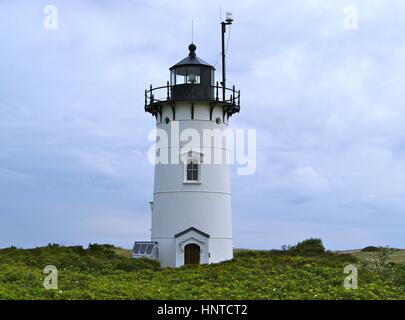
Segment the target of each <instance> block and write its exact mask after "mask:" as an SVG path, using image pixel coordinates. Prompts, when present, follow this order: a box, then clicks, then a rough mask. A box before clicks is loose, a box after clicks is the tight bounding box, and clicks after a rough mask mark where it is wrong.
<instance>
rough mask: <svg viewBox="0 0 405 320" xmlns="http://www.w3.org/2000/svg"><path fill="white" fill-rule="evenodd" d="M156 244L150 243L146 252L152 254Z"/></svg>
mask: <svg viewBox="0 0 405 320" xmlns="http://www.w3.org/2000/svg"><path fill="white" fill-rule="evenodd" d="M154 246H155V245H154V244H153V243H152V244H148V247H147V248H146V254H151V253H152V250H153V247H154Z"/></svg>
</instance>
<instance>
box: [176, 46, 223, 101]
mask: <svg viewBox="0 0 405 320" xmlns="http://www.w3.org/2000/svg"><path fill="white" fill-rule="evenodd" d="M188 49H189V50H190V53H189V55H188V56H187V57H186V58H184V59H183V60H181V61H180V62H179V63H177V64H175V65H174V66H173V67H171V68H170V84H171V86H172V98H173V99H174V100H177V101H181V100H213V98H214V85H215V78H214V77H215V68H214V67H213V66H212V65H210V64H208V63H207V62H205V61H204V60H202V59H201V58H199V57H197V55H196V53H195V51H196V49H197V47H196V46H195V44H194V43H192V44H190V45H189V46H188Z"/></svg>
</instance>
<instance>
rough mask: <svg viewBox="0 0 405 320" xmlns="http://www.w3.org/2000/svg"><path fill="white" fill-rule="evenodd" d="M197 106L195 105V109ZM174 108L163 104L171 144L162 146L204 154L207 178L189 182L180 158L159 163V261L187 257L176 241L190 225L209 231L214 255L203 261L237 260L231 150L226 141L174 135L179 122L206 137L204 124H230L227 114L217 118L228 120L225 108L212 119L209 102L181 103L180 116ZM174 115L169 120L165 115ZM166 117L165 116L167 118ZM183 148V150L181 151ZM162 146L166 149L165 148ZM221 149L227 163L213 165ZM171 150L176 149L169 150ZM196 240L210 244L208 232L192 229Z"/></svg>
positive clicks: (175, 262) (155, 225) (155, 223)
mask: <svg viewBox="0 0 405 320" xmlns="http://www.w3.org/2000/svg"><path fill="white" fill-rule="evenodd" d="M192 109H193V110H192ZM173 117H174V115H173V109H172V107H171V106H170V105H169V104H168V103H167V104H164V105H163V107H162V117H161V118H160V116H157V117H156V118H157V123H156V124H157V128H159V129H164V130H165V131H166V132H167V134H168V137H169V140H168V142H167V144H165V145H163V146H161V147H162V149H165V148H167V150H168V151H172V150H173V149H174V151H175V152H177V154H178V152H179V151H180V153H181V151H182V148H183V147H184V146H185V145H186V144H187V148H185V149H184V150H183V151H187V150H190V151H193V152H198V153H201V154H202V155H203V163H202V164H201V172H200V174H201V181H200V182H199V183H189V182H185V181H184V174H185V168H184V164H183V163H182V162H181V161H180V162H179V163H178V164H156V165H155V187H154V195H153V212H152V241H156V242H158V248H159V254H158V256H159V260H160V262H161V264H162V266H170V267H177V266H180V265H181V264H182V261H184V260H183V259H182V258H181V257H180V258H179V256H180V255H182V254H183V252H182V251H181V250H182V248H181V245H180V243H179V241H177V242H176V237H175V235H176V234H178V233H180V232H183V231H184V230H187V229H189V228H196V229H198V230H200V231H202V232H203V233H206V234H207V235H209V237H208V240H207V243H206V245H207V251H208V258H207V259H205V258H204V257H205V256H204V254H205V253H204V252H205V251H204V250H205V249H204V250H202V251H201V254H202V259H201V262H202V263H214V262H220V261H223V260H228V259H232V257H233V245H232V225H231V188H230V169H229V165H228V164H227V163H226V162H225V159H226V154H227V151H229V150H227V149H226V148H224V147H225V145H224V146H222V148H218V147H217V146H208V145H202V144H200V143H198V144H192V145H190V143H189V142H180V141H178V140H177V139H174V140H172V138H173V137H175V136H176V135H177V134H176V132H172V129H173V125H174V128H175V127H176V126H178V129H179V132H180V133H181V132H182V131H183V129H190V128H191V129H195V130H196V131H197V132H198V133H199V135H200V137H201V138H202V137H203V129H217V130H218V129H219V130H220V131H222V132H223V131H224V130H226V129H227V128H228V124H227V116H226V115H225V119H224V120H225V122H222V121H221V123H219V124H218V123H217V122H216V119H217V118H220V119H221V120H222V119H223V108H222V107H221V106H220V105H218V106H216V107H214V109H213V110H212V120H210V104H209V103H208V102H206V103H205V102H200V103H194V104H192V103H191V102H187V103H186V102H184V103H177V104H176V106H175V120H173ZM166 118H168V119H169V120H170V122H169V123H166V122H165V119H166ZM161 119H162V121H161ZM176 150H178V151H176ZM161 151H162V150H161ZM216 151H218V152H220V153H221V155H222V163H219V164H211V163H209V161H208V160H209V159H207V158H206V157H207V156H208V155H209V154H211V155H213V154H214V153H215V152H216ZM169 155H170V152H169ZM189 238H190V239H194V240H190V241H196V243H197V244H199V245H201V244H203V243H205V242H204V241H203V239H202V238H204V237H203V236H202V237H199V236H197V235H195V234H194V235H193V234H190V236H189Z"/></svg>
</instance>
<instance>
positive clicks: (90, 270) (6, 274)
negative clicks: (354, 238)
mask: <svg viewBox="0 0 405 320" xmlns="http://www.w3.org/2000/svg"><path fill="white" fill-rule="evenodd" d="M129 255H130V251H129V250H125V249H122V248H116V247H113V246H108V245H91V246H90V247H89V248H88V249H84V248H82V247H78V246H77V247H61V246H58V245H51V246H48V247H44V248H35V249H16V248H7V249H2V250H0V299H405V265H401V264H393V265H392V266H390V267H389V268H388V269H387V272H384V273H381V272H380V273H377V272H373V271H372V270H371V269H370V270H368V269H364V270H363V269H360V271H359V288H358V289H357V290H347V289H345V288H344V287H343V281H344V278H345V277H346V276H347V275H346V274H344V272H343V269H344V267H345V266H346V265H348V264H358V265H359V266H360V260H359V258H358V257H356V256H353V255H352V254H334V253H324V254H318V255H315V256H311V257H306V256H301V255H297V254H293V253H292V252H289V251H253V250H238V251H237V252H235V258H234V259H233V260H231V261H226V262H223V263H219V264H213V265H200V266H185V267H182V268H179V269H172V268H160V267H159V264H158V263H157V262H156V261H152V260H147V259H131V258H129ZM46 265H55V266H56V267H57V268H58V272H59V278H58V289H57V290H45V289H44V287H43V282H44V277H45V276H44V274H43V268H44V267H45V266H46Z"/></svg>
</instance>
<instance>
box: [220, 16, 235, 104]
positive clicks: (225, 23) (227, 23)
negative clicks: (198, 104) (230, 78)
mask: <svg viewBox="0 0 405 320" xmlns="http://www.w3.org/2000/svg"><path fill="white" fill-rule="evenodd" d="M221 20H222V19H221ZM232 22H233V17H232V12H230V11H227V12H226V19H225V21H222V22H221V43H222V50H221V51H222V82H221V85H222V99H223V100H224V101H225V90H226V76H225V75H226V73H225V55H226V51H228V44H229V39H230V32H231V30H230V27H231V25H232ZM226 26H229V36H228V43H227V44H226V49H225V33H226Z"/></svg>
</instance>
